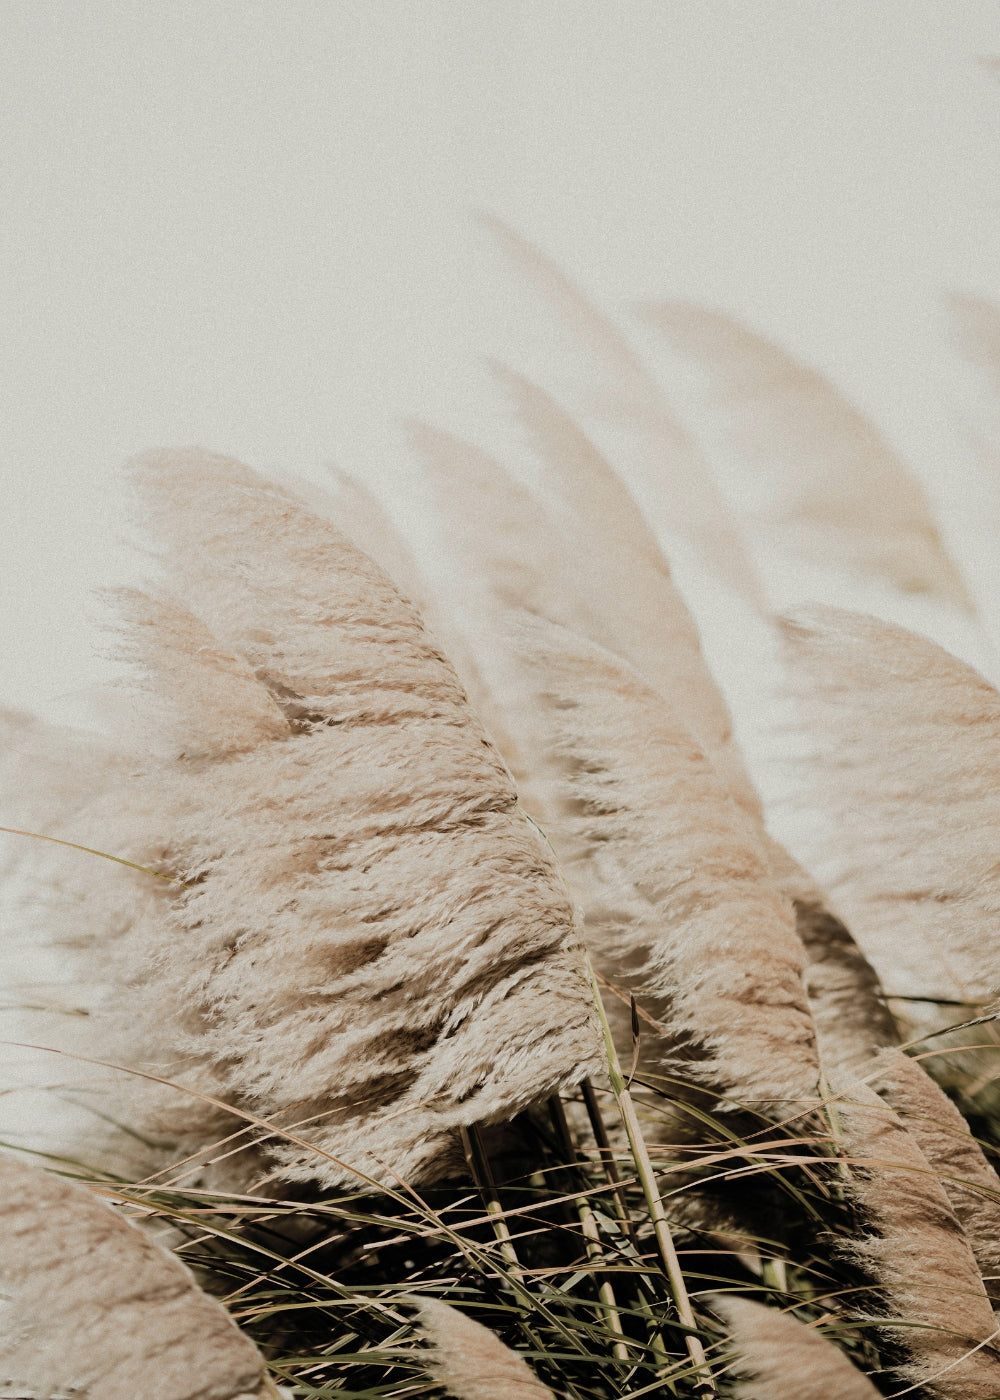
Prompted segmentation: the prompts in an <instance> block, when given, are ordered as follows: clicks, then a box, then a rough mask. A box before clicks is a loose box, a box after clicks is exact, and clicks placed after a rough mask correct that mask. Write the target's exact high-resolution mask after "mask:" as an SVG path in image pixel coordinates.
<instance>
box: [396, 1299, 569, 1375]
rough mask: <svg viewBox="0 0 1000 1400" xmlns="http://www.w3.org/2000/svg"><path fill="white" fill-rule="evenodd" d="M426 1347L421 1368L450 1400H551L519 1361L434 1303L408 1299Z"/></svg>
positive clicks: (483, 1330) (480, 1329) (478, 1326)
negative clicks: (446, 1393)
mask: <svg viewBox="0 0 1000 1400" xmlns="http://www.w3.org/2000/svg"><path fill="white" fill-rule="evenodd" d="M411 1301H412V1302H413V1305H414V1307H415V1308H416V1310H417V1315H418V1317H419V1319H420V1328H421V1331H422V1332H423V1334H424V1336H425V1337H426V1338H427V1340H428V1342H429V1343H430V1350H429V1352H428V1353H427V1360H426V1363H425V1364H426V1366H427V1370H428V1371H429V1373H430V1374H431V1376H432V1377H433V1378H434V1380H436V1381H437V1382H438V1383H439V1384H440V1385H442V1386H444V1388H445V1390H446V1391H447V1392H448V1394H449V1395H451V1396H453V1397H454V1400H555V1396H554V1395H553V1393H552V1391H551V1390H549V1388H548V1386H545V1385H542V1383H541V1381H540V1380H539V1379H538V1377H537V1376H536V1375H535V1373H534V1372H533V1371H532V1370H531V1368H530V1367H529V1366H528V1364H527V1362H526V1361H525V1360H524V1358H523V1357H521V1356H519V1355H518V1354H517V1352H516V1351H511V1349H510V1347H506V1346H504V1344H503V1342H501V1341H500V1340H499V1338H497V1337H495V1336H494V1335H493V1333H492V1332H491V1331H490V1330H489V1329H488V1328H487V1327H484V1326H483V1325H482V1323H479V1322H475V1321H474V1320H473V1319H472V1318H471V1317H467V1316H466V1315H465V1313H463V1312H461V1311H459V1309H458V1308H453V1307H450V1306H449V1304H447V1303H443V1302H441V1301H440V1300H439V1299H437V1298H420V1299H416V1298H414V1299H411Z"/></svg>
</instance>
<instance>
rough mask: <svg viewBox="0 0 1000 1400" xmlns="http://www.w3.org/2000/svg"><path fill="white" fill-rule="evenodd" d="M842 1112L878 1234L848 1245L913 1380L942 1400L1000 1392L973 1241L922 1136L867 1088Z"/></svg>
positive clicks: (845, 1090)
mask: <svg viewBox="0 0 1000 1400" xmlns="http://www.w3.org/2000/svg"><path fill="white" fill-rule="evenodd" d="M835 1087H836V1088H838V1089H839V1091H840V1097H839V1098H838V1099H837V1100H836V1102H835V1104H834V1105H833V1112H834V1114H835V1117H836V1121H837V1124H838V1137H839V1140H840V1145H841V1147H842V1149H843V1152H844V1154H845V1160H846V1162H847V1163H848V1166H849V1172H850V1181H851V1193H852V1195H853V1197H854V1200H855V1203H856V1206H857V1209H858V1212H859V1215H860V1217H861V1224H862V1226H863V1227H865V1228H867V1230H868V1231H869V1233H868V1234H867V1236H866V1237H863V1238H862V1239H861V1240H860V1241H859V1240H854V1241H853V1242H851V1243H849V1244H847V1243H846V1242H845V1243H844V1248H845V1250H846V1251H847V1252H848V1253H850V1254H851V1255H853V1256H854V1257H855V1258H857V1259H858V1261H859V1262H860V1263H861V1265H862V1267H863V1268H865V1270H866V1271H867V1272H868V1274H869V1276H870V1277H871V1278H872V1280H873V1282H874V1284H875V1286H876V1288H877V1291H878V1295H879V1298H880V1302H881V1306H882V1309H883V1310H884V1312H883V1323H882V1325H883V1326H884V1328H885V1330H886V1332H887V1334H888V1335H890V1336H892V1337H894V1338H895V1339H896V1341H897V1342H899V1343H900V1344H901V1345H902V1346H903V1347H904V1348H905V1349H906V1351H907V1353H908V1355H909V1360H908V1362H907V1363H906V1364H905V1365H904V1367H903V1368H902V1369H903V1373H904V1375H905V1376H906V1379H907V1380H909V1381H910V1382H912V1383H914V1384H916V1385H922V1386H924V1387H925V1388H926V1391H927V1393H928V1394H929V1395H933V1396H935V1397H938V1400H995V1397H996V1396H997V1395H998V1394H1000V1352H998V1350H997V1332H998V1329H997V1320H996V1318H995V1317H994V1315H993V1311H992V1308H991V1307H990V1301H989V1298H988V1297H987V1294H986V1290H985V1288H984V1286H983V1280H982V1278H981V1277H980V1273H979V1270H978V1268H977V1266H976V1261H975V1259H974V1257H973V1254H972V1251H971V1249H970V1247H969V1242H968V1239H967V1238H966V1236H965V1233H964V1231H963V1230H962V1227H961V1225H960V1224H959V1223H958V1220H957V1219H956V1218H955V1214H954V1212H953V1211H952V1208H951V1205H950V1204H949V1201H948V1197H947V1195H946V1194H945V1191H944V1189H943V1187H942V1185H941V1182H940V1181H939V1180H938V1178H937V1176H936V1175H935V1174H934V1172H933V1171H932V1170H931V1168H930V1166H929V1165H928V1162H927V1159H926V1158H925V1157H924V1155H923V1153H922V1152H921V1151H920V1149H919V1147H918V1146H917V1144H916V1142H915V1140H914V1138H913V1137H912V1136H911V1134H910V1133H909V1132H908V1131H907V1129H906V1128H905V1127H904V1126H903V1124H902V1123H901V1122H900V1120H899V1118H898V1117H897V1116H896V1114H895V1113H894V1112H893V1110H892V1109H891V1108H890V1107H889V1106H888V1105H887V1104H886V1103H885V1102H884V1101H883V1100H882V1099H881V1098H880V1097H879V1096H878V1094H876V1093H875V1092H874V1091H873V1090H871V1089H869V1088H868V1087H867V1086H866V1085H864V1084H860V1083H858V1082H853V1083H848V1084H845V1085H844V1086H843V1087H842V1089H841V1088H840V1086H835Z"/></svg>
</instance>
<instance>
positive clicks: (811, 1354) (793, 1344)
mask: <svg viewBox="0 0 1000 1400" xmlns="http://www.w3.org/2000/svg"><path fill="white" fill-rule="evenodd" d="M710 1301H711V1305H712V1309H713V1311H714V1312H717V1313H718V1314H719V1315H720V1317H722V1319H723V1320H724V1321H725V1323H726V1325H727V1326H728V1329H729V1335H730V1337H731V1339H732V1341H733V1343H734V1344H735V1346H736V1348H737V1349H738V1351H739V1354H740V1360H739V1363H738V1365H737V1367H736V1375H737V1380H736V1383H735V1388H734V1390H733V1395H734V1397H735V1400H878V1397H879V1395H880V1394H881V1392H880V1391H878V1390H876V1388H875V1386H874V1385H873V1384H872V1382H871V1381H870V1380H869V1379H868V1377H867V1376H866V1375H864V1374H863V1373H862V1372H861V1371H859V1370H858V1369H857V1367H856V1366H854V1364H853V1363H852V1362H851V1361H850V1360H849V1359H848V1358H847V1357H846V1356H845V1355H844V1353H843V1352H842V1351H841V1350H840V1348H839V1347H838V1346H836V1345H835V1344H834V1343H833V1342H831V1341H830V1340H829V1339H828V1338H827V1337H825V1336H824V1335H823V1333H822V1332H818V1331H817V1330H816V1329H815V1328H814V1327H809V1326H807V1325H806V1324H805V1323H804V1322H800V1321H799V1320H798V1318H797V1317H795V1316H794V1314H792V1313H787V1312H779V1311H778V1309H777V1308H768V1307H764V1306H763V1305H762V1304H761V1303H755V1302H752V1301H751V1300H750V1299H749V1298H743V1297H740V1296H739V1295H737V1294H733V1293H725V1294H715V1295H714V1296H713V1297H712V1298H711V1300H710Z"/></svg>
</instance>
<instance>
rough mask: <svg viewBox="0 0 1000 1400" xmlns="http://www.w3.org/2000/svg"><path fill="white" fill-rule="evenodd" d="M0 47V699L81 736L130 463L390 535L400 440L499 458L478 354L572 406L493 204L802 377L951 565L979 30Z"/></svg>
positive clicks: (974, 235) (406, 483)
mask: <svg viewBox="0 0 1000 1400" xmlns="http://www.w3.org/2000/svg"><path fill="white" fill-rule="evenodd" d="M0 31H2V34H0V108H2V112H3V116H2V133H0V170H2V177H0V189H2V191H3V215H2V219H0V239H2V246H3V260H2V269H3V270H2V308H0V364H2V376H3V401H2V402H3V407H2V413H0V463H2V467H0V471H2V478H3V497H2V500H3V508H2V518H0V531H2V536H0V549H2V554H0V560H2V590H3V592H2V604H0V609H2V610H0V618H2V644H3V645H2V656H3V665H2V668H0V702H3V703H8V704H19V705H35V706H37V707H38V708H40V709H41V710H42V711H43V712H44V713H46V714H50V715H65V714H68V715H71V714H74V713H76V712H77V711H78V710H79V709H80V702H81V694H82V692H83V691H84V690H85V688H86V687H87V686H88V685H89V684H90V683H92V682H93V681H94V680H95V679H96V678H98V677H99V676H100V675H102V674H103V673H104V671H105V669H106V663H105V662H104V661H103V660H101V658H100V657H99V656H98V655H96V654H95V651H94V647H95V639H96V640H97V642H99V640H100V639H99V638H98V637H97V635H96V633H95V628H94V623H95V620H96V619H97V618H98V617H99V616H100V609H99V608H98V607H96V606H95V605H94V604H93V603H92V602H91V601H90V600H89V594H90V590H92V589H93V588H94V587H95V586H98V585H103V584H107V583H113V582H116V581H120V580H122V579H123V578H126V577H129V576H131V574H132V573H133V572H134V570H135V564H134V561H132V559H131V558H130V556H128V555H127V553H126V552H125V551H124V550H123V549H122V547H121V546H120V544H119V542H118V537H119V535H120V533H121V531H122V530H123V528H124V526H123V520H122V513H121V497H120V488H119V485H118V483H117V480H116V476H115V473H116V471H117V468H118V466H119V464H120V463H121V462H122V461H123V460H124V459H126V458H127V457H128V456H129V455H130V454H132V453H134V452H136V451H139V450H141V449H143V448H145V447H149V446H154V445H164V444H181V443H188V442H197V443H201V444H203V445H205V446H209V447H212V448H216V449H218V450H222V451H226V452H231V453H234V454H237V455H240V456H242V457H244V458H245V459H246V460H247V461H249V462H251V463H252V464H253V465H255V466H258V467H261V468H264V469H269V468H281V469H284V470H290V471H298V472H302V473H305V474H309V475H312V476H315V477H317V479H322V471H323V463H324V462H325V461H328V460H336V461H338V462H340V463H341V464H342V465H344V466H346V467H348V468H350V469H351V470H354V471H356V472H358V473H359V474H361V475H363V476H364V477H366V479H369V480H371V481H373V482H375V483H376V484H378V485H380V487H381V488H382V489H384V490H386V491H387V492H388V493H389V495H390V498H391V500H392V502H393V503H394V505H395V507H396V508H397V510H398V512H399V513H400V516H401V518H403V519H405V518H407V517H413V516H414V515H415V514H416V513H417V512H419V510H420V495H419V486H418V483H417V482H416V481H415V480H414V470H413V468H412V467H410V466H409V464H408V462H407V459H406V456H405V453H404V451H403V448H402V445H401V437H400V433H399V429H398V426H397V424H398V419H399V417H400V416H401V415H403V414H407V413H419V414H422V415H424V416H426V417H430V418H432V419H434V420H436V421H437V422H438V423H439V424H440V425H441V426H444V427H448V428H451V429H458V430H462V431H467V432H470V433H473V434H475V435H477V436H478V437H479V438H480V440H482V441H484V442H485V441H492V440H497V441H499V440H502V437H503V433H504V432H505V427H504V423H503V410H502V407H501V404H500V401H499V400H498V399H497V397H496V395H495V393H494V392H493V391H492V390H491V388H490V386H489V383H488V380H487V379H486V376H485V374H484V372H483V370H482V369H481V367H480V360H481V357H482V355H483V354H485V353H493V354H500V355H502V356H504V357H505V358H507V359H508V360H510V361H511V362H513V363H514V364H516V365H518V366H520V367H522V368H524V369H527V370H529V371H533V372H536V373H538V374H540V375H547V377H548V380H549V382H550V384H551V385H552V387H558V385H559V382H560V377H561V376H562V377H565V376H566V375H567V374H568V373H569V371H570V365H569V361H568V359H566V351H565V347H564V342H563V341H562V340H561V339H560V337H559V336H558V335H556V334H555V333H554V332H553V331H552V329H551V326H550V323H549V319H548V317H547V315H546V313H545V311H544V309H543V308H541V307H540V305H539V304H538V303H537V301H536V300H535V299H534V298H533V297H532V296H531V294H530V293H528V292H527V291H525V290H524V289H523V288H522V286H521V284H520V283H519V281H518V279H517V276H516V274H515V273H514V271H513V270H512V269H511V268H510V267H509V266H508V265H507V264H506V263H505V262H504V260H503V258H502V256H501V255H500V254H499V253H498V251H497V249H496V248H495V246H494V245H493V244H491V242H490V240H489V239H488V238H487V237H486V236H485V235H484V234H483V232H482V231H481V230H480V229H478V228H477V227H476V226H475V224H474V223H473V222H472V221H471V219H470V217H469V211H470V210H471V209H473V208H475V207H484V208H488V209H490V210H492V211H494V212H495V213H497V214H499V215H501V216H502V217H503V218H505V219H507V220H508V221H509V222H511V223H512V224H513V225H515V226H516V227H518V228H519V229H520V230H521V231H522V232H524V233H525V234H527V235H528V236H529V237H532V238H534V239H535V240H537V241H538V242H539V243H540V244H541V245H543V246H544V247H545V248H547V249H548V251H550V252H551V253H552V254H554V255H555V256H556V257H557V258H559V259H560V260H561V261H562V262H563V263H564V265H565V266H566V268H567V269H568V270H570V271H571V272H572V273H573V275H574V276H576V277H577V278H578V279H579V280H580V281H581V282H582V283H583V284H584V285H585V286H586V287H587V288H588V289H589V290H590V291H591V292H592V293H593V294H594V296H595V297H596V298H597V299H598V300H599V301H600V302H601V303H602V304H603V305H604V306H605V307H607V308H609V309H612V310H616V311H622V312H623V313H624V312H625V308H626V306H627V304H628V303H629V302H630V301H632V300H634V299H637V298H643V297H652V296H655V295H657V294H663V295H665V294H670V295H682V296H688V297H694V298H698V299H703V300H706V301H708V302H711V303H713V304H715V305H718V306H721V307H724V308H726V309H728V310H731V311H734V312H736V313H738V314H740V315H743V316H745V317H747V318H748V319H750V320H751V322H753V323H754V324H755V325H756V326H757V327H758V328H760V329H762V330H764V331H766V332H768V333H770V334H772V335H774V336H776V337H778V338H779V339H781V340H782V341H783V342H784V343H785V344H786V345H787V346H788V347H789V348H790V349H793V350H794V351H796V352H797V353H799V354H802V355H805V356H807V357H808V358H810V359H811V360H812V361H813V362H814V363H815V364H817V365H818V366H819V367H821V368H823V369H825V370H827V371H828V372H829V373H831V374H832V375H834V376H835V377H836V378H838V379H839V381H840V382H841V383H842V384H843V385H844V386H845V387H846V388H847V389H848V390H849V391H850V392H851V393H852V394H853V396H854V397H855V398H856V399H857V401H858V402H859V403H861V404H863V405H864V406H865V407H867V408H869V409H871V410H872V411H873V412H874V413H875V414H876V415H877V416H878V418H879V420H880V422H881V423H882V424H883V426H884V427H885V428H886V429H887V431H888V432H889V433H890V434H891V435H892V436H893V439H894V441H896V442H897V443H898V445H899V446H900V447H902V448H903V449H904V450H905V451H906V452H907V453H908V455H909V457H910V460H911V461H912V463H913V465H914V468H915V469H916V470H918V471H919V472H920V473H921V474H922V475H923V477H924V479H925V480H926V481H927V482H928V484H929V486H930V487H931V489H932V490H933V492H934V493H935V494H936V496H937V498H938V499H939V502H940V504H941V508H942V513H943V516H944V517H945V518H946V520H948V521H951V528H954V530H956V531H957V532H958V535H957V536H956V538H958V537H959V536H960V535H961V530H962V529H963V528H965V529H966V530H968V531H971V533H970V534H969V535H968V536H967V538H969V539H972V538H973V536H974V533H975V532H974V529H973V526H974V524H975V521H974V520H973V521H972V522H971V524H970V521H969V519H968V518H966V519H965V520H964V521H963V501H964V500H966V499H967V492H966V490H965V487H964V484H963V483H964V479H965V478H964V473H965V471H966V466H967V462H966V452H965V448H964V446H963V445H962V444H961V442H959V441H958V440H957V438H956V433H955V430H954V424H955V414H956V404H957V403H961V401H962V398H963V395H965V394H966V393H967V392H971V390H969V388H968V383H969V381H968V374H967V372H965V371H963V370H962V369H960V368H959V366H958V362H957V361H956V360H955V359H954V357H953V356H952V355H951V353H950V352H949V351H948V349H947V346H946V342H945V336H944V331H943V325H942V319H941V317H940V312H939V295H940V293H941V291H942V290H943V289H946V288H961V289H966V290H971V291H977V292H981V293H985V294H987V295H992V296H994V297H996V298H998V299H1000V220H998V218H997V215H998V212H1000V205H998V194H1000V143H998V138H1000V78H998V77H997V76H996V75H991V74H990V73H988V72H987V71H986V70H985V69H984V68H983V67H982V66H980V65H979V64H978V63H977V57H978V56H981V55H987V54H1000V5H998V4H997V3H993V2H992V0H897V3H886V0H840V3H831V0H822V2H821V3H807V0H797V2H796V0H752V3H749V4H748V3H746V0H735V2H734V3H725V2H724V0H686V2H685V3H680V2H679V0H650V3H639V2H637V0H622V2H621V3H609V2H608V0H573V2H572V3H562V2H561V0H450V2H449V0H354V3H337V2H336V0H330V2H329V3H291V0H272V2H271V3H220V2H219V0H196V3H188V2H187V0H181V2H180V3H167V0H160V3H120V4H115V3H105V2H104V0H92V2H91V3H88V2H87V0H62V3H52V2H51V0H5V3H2V4H0ZM640 340H642V343H644V344H647V345H649V346H650V347H651V350H652V352H653V353H660V352H657V351H655V347H653V346H652V342H650V341H649V340H648V339H643V337H642V336H641V333H640ZM661 367H663V368H665V369H669V368H670V363H669V360H668V359H667V358H666V357H665V356H662V355H661ZM973 514H974V513H973ZM968 515H969V512H968V511H966V517H968ZM420 528H421V529H422V528H423V526H422V525H421V526H420ZM979 543H981V541H980V542H979ZM970 547H971V546H970Z"/></svg>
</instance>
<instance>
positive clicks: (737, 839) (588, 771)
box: [521, 621, 819, 1106]
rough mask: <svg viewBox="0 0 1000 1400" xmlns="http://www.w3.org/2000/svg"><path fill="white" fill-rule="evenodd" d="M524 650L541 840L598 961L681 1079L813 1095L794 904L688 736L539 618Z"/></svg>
mask: <svg viewBox="0 0 1000 1400" xmlns="http://www.w3.org/2000/svg"><path fill="white" fill-rule="evenodd" d="M521 647H522V652H523V655H524V657H525V659H526V662H527V663H528V664H529V665H533V667H534V672H535V680H536V704H535V713H536V714H537V716H538V721H539V724H540V726H541V732H540V735H539V740H540V742H539V743H538V749H537V754H536V762H537V763H539V764H540V765H543V766H544V768H546V769H547V770H548V771H549V772H550V773H551V778H550V792H551V794H552V799H553V800H552V810H551V813H550V814H549V829H550V833H551V835H552V839H553V841H554V842H555V843H556V845H557V849H558V850H559V851H560V853H561V854H562V857H563V862H564V864H565V866H566V869H567V875H568V878H569V879H570V880H571V882H572V886H573V889H574V891H575V893H576V894H577V897H578V898H579V899H580V902H581V904H582V905H583V909H584V927H585V936H586V938H587V941H588V943H589V944H590V946H591V948H592V950H593V952H594V956H595V960H596V961H597V962H598V964H599V965H601V964H603V965H605V966H606V967H607V968H608V970H609V972H610V974H611V975H612V976H615V977H619V978H621V977H625V978H627V979H628V983H629V984H630V985H631V986H633V987H634V988H636V990H641V991H644V992H645V993H646V994H647V995H649V996H650V997H652V998H653V1007H654V1010H655V1011H656V1013H657V1014H658V1016H659V1017H660V1018H661V1019H662V1020H663V1021H664V1023H665V1024H666V1025H667V1027H668V1029H669V1032H670V1035H671V1038H672V1039H673V1041H674V1045H675V1048H677V1047H688V1049H689V1051H690V1053H691V1054H692V1056H693V1064H692V1065H686V1068H688V1069H690V1070H693V1073H694V1075H695V1077H697V1078H700V1079H701V1080H702V1081H703V1082H707V1083H709V1084H711V1085H712V1087H714V1088H715V1089H716V1090H717V1091H720V1092H722V1093H723V1094H725V1095H728V1096H730V1097H732V1098H734V1099H738V1100H740V1101H742V1102H750V1101H754V1102H756V1103H758V1104H762V1105H765V1106H769V1105H772V1104H775V1103H778V1102H779V1101H782V1100H789V1099H791V1100H795V1101H801V1100H803V1099H804V1098H809V1097H810V1096H813V1095H814V1094H815V1087H816V1083H817V1079H818V1073H819V1068H818V1060H817V1054H816V1046H815V1040H814V1033H813V1026H812V1021H811V1018H810V1014H809V1009H808V1005H807V1002H806V994H805V989H804V987H803V985H802V949H801V945H800V943H799V940H798V938H797V937H796V934H795V926H794V920H793V915H792V909H791V906H790V904H789V903H788V901H787V900H786V899H785V898H784V897H783V896H782V895H781V894H780V893H779V892H778V890H777V889H776V888H775V887H774V886H773V885H772V883H771V881H770V879H769V874H768V868H767V865H766V863H765V860H764V858H763V856H762V855H761V853H760V850H759V847H758V845H757V843H756V842H755V841H754V839H753V835H752V833H751V832H750V830H749V829H748V827H747V824H746V821H745V818H744V817H743V815H742V813H741V812H740V810H739V808H738V807H737V806H736V805H735V803H734V802H733V801H732V799H731V798H730V796H729V795H728V793H727V792H726V790H725V788H724V787H723V786H722V784H721V783H720V782H719V779H718V778H717V776H716V775H715V773H714V771H713V769H712V767H711V765H710V763H709V762H708V760H707V759H706V758H705V755H704V753H703V752H702V750H701V748H700V747H699V745H698V743H697V741H696V740H695V739H694V738H693V736H692V735H691V733H690V731H689V730H688V729H687V727H686V726H685V725H684V724H683V722H682V721H681V720H679V719H678V718H675V716H674V715H673V714H672V713H671V711H670V710H669V709H668V708H667V706H666V705H665V704H664V703H663V701H662V700H661V699H660V698H659V697H658V696H657V695H656V694H655V693H654V692H652V691H651V690H649V689H648V688H647V687H646V686H644V685H643V683H642V681H641V680H640V679H639V677H638V676H637V675H636V674H635V673H634V672H633V671H632V670H631V669H630V668H629V667H627V666H625V665H623V664H622V663H621V662H619V661H618V660H617V659H616V658H615V657H613V656H611V655H610V654H608V653H607V652H604V651H602V650H600V649H599V648H597V647H594V646H592V645H591V644H589V643H587V642H585V641H583V640H582V639H580V638H575V637H572V636H570V635H569V634H567V633H566V632H563V631H562V630H561V629H559V628H556V627H553V626H551V625H549V624H545V623H543V622H541V621H534V622H526V623H525V625H524V629H523V633H522V638H521ZM665 1048H669V1047H665Z"/></svg>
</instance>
